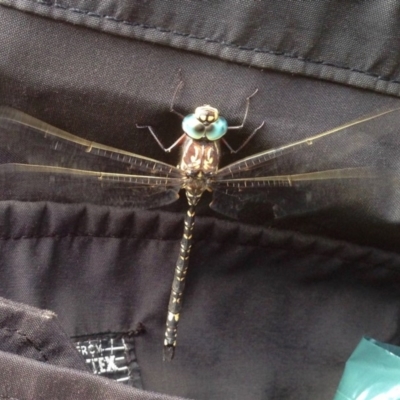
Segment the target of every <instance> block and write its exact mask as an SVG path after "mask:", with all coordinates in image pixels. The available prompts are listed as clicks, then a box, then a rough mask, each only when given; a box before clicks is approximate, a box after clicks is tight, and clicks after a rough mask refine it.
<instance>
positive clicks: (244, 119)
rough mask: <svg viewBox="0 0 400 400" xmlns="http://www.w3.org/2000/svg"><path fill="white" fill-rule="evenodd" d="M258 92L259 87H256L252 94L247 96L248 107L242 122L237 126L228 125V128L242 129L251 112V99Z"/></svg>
mask: <svg viewBox="0 0 400 400" xmlns="http://www.w3.org/2000/svg"><path fill="white" fill-rule="evenodd" d="M257 92H258V89H256V90H255V91H254V93H252V94H251V95H250V96H248V97H246V108H245V111H244V116H243V120H242V123H241V124H240V125H236V126H228V130H232V129H242V128H243V126H244V124H245V123H246V119H247V114H248V113H249V107H250V99H251V98H252V97H253V96H254V95H255V94H256V93H257Z"/></svg>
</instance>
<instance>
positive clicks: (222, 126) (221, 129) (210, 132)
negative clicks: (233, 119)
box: [182, 114, 228, 141]
mask: <svg viewBox="0 0 400 400" xmlns="http://www.w3.org/2000/svg"><path fill="white" fill-rule="evenodd" d="M182 129H183V131H184V132H185V133H186V134H187V135H188V136H189V137H191V138H192V139H195V140H199V139H201V138H207V139H208V140H211V141H214V140H218V139H221V138H222V136H224V135H225V133H226V132H227V130H228V122H227V121H226V119H225V118H223V117H219V118H218V119H217V120H216V121H214V122H213V123H212V124H210V125H204V124H203V123H201V122H200V121H199V120H198V119H197V118H196V116H195V115H194V114H189V115H187V116H186V117H185V118H183V121H182Z"/></svg>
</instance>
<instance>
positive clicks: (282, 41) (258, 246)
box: [0, 0, 400, 400]
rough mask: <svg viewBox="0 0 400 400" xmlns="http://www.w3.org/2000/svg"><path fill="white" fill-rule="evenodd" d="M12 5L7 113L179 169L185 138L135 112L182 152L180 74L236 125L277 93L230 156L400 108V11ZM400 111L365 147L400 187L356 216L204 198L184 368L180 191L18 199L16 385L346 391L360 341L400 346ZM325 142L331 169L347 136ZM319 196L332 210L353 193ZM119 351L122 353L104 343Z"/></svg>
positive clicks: (356, 6)
mask: <svg viewBox="0 0 400 400" xmlns="http://www.w3.org/2000/svg"><path fill="white" fill-rule="evenodd" d="M0 4H1V7H0V22H1V23H0V49H1V53H0V54H1V56H0V96H1V103H2V104H3V105H7V106H11V107H13V108H16V109H19V110H22V111H24V112H25V113H28V114H30V115H32V116H34V117H36V118H39V119H41V120H43V121H46V122H47V123H50V124H52V125H54V126H56V127H58V128H61V129H63V130H65V131H68V132H71V133H73V134H75V135H78V136H80V137H83V138H85V139H88V140H93V141H96V142H99V143H102V144H105V145H109V146H113V147H116V148H119V149H124V150H126V151H130V152H134V153H137V154H142V155H144V156H147V157H151V158H155V159H157V160H161V161H164V162H167V163H170V164H172V165H176V164H177V160H178V158H179V155H178V152H177V151H175V152H174V151H173V152H171V153H169V154H166V153H164V152H163V151H162V150H161V149H160V147H159V146H158V145H157V143H156V142H155V141H154V139H153V138H152V137H151V135H150V133H149V132H148V131H147V130H143V129H138V128H136V124H141V125H152V126H153V127H154V130H155V131H156V132H157V134H158V136H159V138H160V140H161V141H162V142H163V143H164V144H165V145H166V146H168V145H170V144H171V143H173V142H174V141H175V140H176V139H177V138H178V137H179V136H180V135H181V128H180V120H179V118H178V117H177V116H176V115H174V114H173V113H170V112H169V108H170V102H171V99H172V96H173V93H174V90H175V88H176V86H177V84H178V82H179V80H180V79H182V80H183V81H184V87H183V88H182V90H181V91H180V93H179V94H178V96H177V98H176V101H175V107H176V109H177V110H178V111H179V112H180V113H183V114H188V113H190V112H192V110H193V109H194V108H195V107H197V106H198V105H202V104H211V105H214V106H216V107H217V108H218V109H219V110H220V112H221V114H222V115H224V116H225V118H226V119H227V120H228V121H229V123H230V125H238V124H239V123H240V121H241V118H242V115H243V111H244V104H245V98H246V97H247V96H249V95H250V94H251V93H252V92H254V90H255V89H256V88H258V89H259V91H258V93H257V95H256V96H254V98H252V103H251V105H250V111H249V115H248V119H247V124H246V127H245V128H244V129H243V130H242V131H240V132H235V131H234V132H231V133H229V139H227V140H228V141H229V143H230V144H232V146H233V147H238V146H239V145H240V143H241V142H243V140H245V138H246V137H247V136H246V135H248V134H249V133H250V132H251V131H252V130H253V129H254V128H255V127H256V126H258V125H259V124H260V123H261V122H262V121H265V125H264V127H263V128H262V129H261V130H260V131H259V132H257V134H256V135H255V137H254V138H253V139H252V140H251V141H250V142H249V143H248V145H247V146H246V147H245V148H244V149H243V150H242V151H241V152H240V154H235V155H232V154H230V153H229V151H227V149H226V148H223V149H222V151H223V164H224V165H226V164H228V163H229V162H233V161H235V160H238V159H240V158H243V157H246V156H249V155H251V154H254V153H256V152H260V151H262V150H265V149H268V148H273V147H278V146H280V145H283V144H285V143H291V142H295V141H297V140H300V139H304V138H305V137H308V136H311V135H314V134H317V133H319V132H322V131H324V130H328V129H331V128H333V127H335V126H338V125H341V124H343V123H346V122H348V121H350V120H353V119H355V118H358V117H360V116H362V115H365V114H370V113H373V112H375V111H376V110H381V109H390V108H394V107H398V101H397V99H396V96H398V95H399V92H400V91H399V88H400V85H399V83H400V80H399V57H400V52H399V51H398V39H397V38H398V36H399V22H398V21H399V6H398V5H396V4H393V3H390V4H389V3H388V2H385V1H374V2H363V1H346V2H340V1H336V2H331V1H322V0H321V1H318V2H314V1H282V0H281V1H234V0H224V1H222V0H221V1H214V2H213V1H195V0H189V1H188V0H178V1H165V0H148V1H130V2H128V1H118V0H104V1H102V0H97V1H93V0H90V1H77V0H65V1H64V0H57V1H47V0H45V1H39V0H14V1H13V0H0ZM398 119H399V118H397V119H396V118H394V119H393V120H391V124H390V123H389V122H387V123H386V124H380V125H379V123H378V124H377V125H376V126H377V128H376V130H374V129H372V130H371V132H369V135H373V134H375V132H376V134H377V135H380V134H381V132H382V130H385V129H388V132H391V140H392V141H391V142H390V144H389V145H388V144H387V140H388V139H386V138H385V139H379V138H381V136H378V139H377V140H373V139H372V141H371V142H370V143H372V144H373V146H372V147H369V148H368V151H367V152H366V153H365V154H364V155H363V157H364V156H365V157H366V158H365V160H366V162H367V163H368V162H371V160H374V159H375V157H377V156H379V159H380V160H387V164H388V165H389V166H390V172H391V175H390V179H391V182H393V184H391V185H389V186H387V185H386V186H385V188H386V190H387V188H388V187H389V188H393V190H392V191H390V192H385V193H382V192H379V193H378V192H377V196H376V197H374V198H373V200H371V198H372V197H369V198H366V199H365V201H364V199H363V196H364V193H363V192H360V191H358V192H357V193H358V197H357V201H358V202H359V203H360V204H361V205H362V206H361V207H360V208H357V209H354V208H353V207H352V206H351V205H349V206H348V207H346V206H345V207H333V208H332V207H330V208H323V209H322V210H319V211H318V212H312V213H308V214H306V215H304V214H301V215H292V214H291V213H290V212H289V213H288V216H287V217H286V218H282V219H278V220H273V219H272V217H273V214H274V212H275V211H276V208H275V209H274V205H276V204H275V203H276V202H279V201H280V200H276V199H275V198H274V197H272V198H271V202H270V203H263V204H262V205H261V206H255V205H254V207H253V206H251V207H250V208H249V209H248V210H246V212H244V213H243V214H242V215H241V220H239V221H235V220H232V219H228V218H226V217H224V216H221V215H220V214H217V213H215V212H213V211H212V210H210V209H209V207H208V203H209V202H210V200H211V196H208V197H207V196H205V198H204V201H203V202H202V203H201V204H200V205H199V210H198V217H197V223H196V227H195V231H194V244H193V249H192V253H191V259H190V267H189V272H188V277H187V285H186V293H185V298H184V308H183V311H182V314H181V320H180V325H179V335H178V346H177V351H176V356H175V359H174V360H173V361H172V362H163V359H162V341H163V331H164V324H165V318H166V310H167V303H168V297H169V291H170V286H171V282H172V277H173V272H174V265H175V261H176V258H177V255H178V252H179V241H180V237H181V234H182V229H183V215H184V212H185V209H186V203H185V196H184V195H183V196H182V199H181V200H179V201H178V202H176V203H174V204H171V205H170V206H165V207H163V208H162V209H154V210H132V209H130V208H119V207H108V206H102V205H93V204H89V203H78V204H63V203H61V204H60V203H53V202H44V201H36V202H16V201H3V202H0V216H1V218H0V239H1V240H0V254H1V257H0V296H2V297H3V298H4V299H7V300H3V301H2V302H1V303H0V310H1V312H0V350H1V351H0V361H1V365H2V366H1V368H0V398H1V399H3V398H4V399H21V400H22V399H125V398H135V399H136V398H137V399H153V398H154V399H158V398H159V399H168V398H170V397H168V395H170V396H181V397H184V398H195V399H268V400H283V399H297V400H300V399H304V400H309V399H313V400H316V399H331V398H332V397H333V396H334V393H335V390H336V387H337V385H338V383H339V380H340V377H341V373H342V371H343V367H344V363H345V361H346V359H347V358H348V357H349V355H350V354H351V352H352V350H353V349H354V348H355V346H356V345H357V343H358V341H359V340H360V338H361V337H362V336H363V335H368V336H372V337H374V338H376V339H379V340H382V341H387V342H390V343H393V344H399V335H398V331H399V327H398V315H399V310H400V297H399V294H398V293H399V291H398V279H399V273H398V272H399V270H400V257H399V255H398V252H399V245H398V241H399V237H400V235H399V227H398V220H399V215H398V213H399V204H400V203H399V194H398V189H397V188H396V176H397V174H396V172H397V171H396V166H398V165H399V163H398V162H397V158H396V157H397V154H398V151H397V146H396V132H397V131H396V129H397V128H398V125H397V124H396V122H397V121H398ZM354 140H356V139H354ZM353 143H355V142H353ZM325 151H326V153H318V151H317V150H316V151H312V150H311V151H310V153H309V154H310V157H311V159H315V162H320V161H321V160H323V159H324V157H331V154H332V153H333V154H340V153H341V152H346V147H344V146H342V145H341V144H338V143H336V142H334V141H333V142H332V144H330V146H329V147H328V148H326V149H325ZM291 157H293V158H290V159H291V160H295V161H294V162H297V161H296V160H297V159H296V157H297V155H296V154H293V156H291ZM366 191H367V192H368V188H366ZM367 192H366V193H367ZM282 193H283V196H284V199H286V200H285V201H286V203H285V204H286V205H287V206H288V207H289V209H293V207H294V208H295V209H296V207H297V205H294V206H293V207H292V208H291V205H292V203H291V202H295V200H293V197H292V194H290V192H288V191H287V188H286V189H285V188H282ZM332 193H333V194H332ZM340 193H341V192H337V196H338V197H340ZM368 193H369V192H368ZM278 195H279V193H278ZM279 196H280V195H279ZM315 196H317V197H318V196H319V197H320V199H319V200H320V204H325V202H324V201H321V198H322V199H324V198H327V199H328V200H329V201H328V200H327V202H326V203H327V204H328V203H330V201H331V200H333V199H332V197H334V196H335V192H332V191H326V192H325V191H322V192H316V194H315ZM324 196H325V197H324ZM86 197H87V196H86ZM365 197H367V194H365ZM279 198H281V197H279ZM38 200H41V199H38ZM43 200H46V199H45V198H44V199H43ZM93 202H94V203H96V201H95V199H93ZM280 205H282V204H280ZM283 208H284V207H283ZM14 302H17V303H14ZM18 303H23V304H24V305H21V304H18ZM31 307H35V308H39V309H42V310H50V311H43V312H41V311H39V310H37V309H35V308H31ZM55 314H56V315H57V317H56V316H55ZM57 320H58V322H57ZM115 343H119V344H120V346H119V347H124V349H123V350H121V353H118V354H117V353H113V352H112V351H111V350H108V353H107V352H105V353H104V351H105V350H104V349H106V348H111V347H110V346H115ZM90 345H92V347H91V349H92V350H93V352H92V353H90V352H89V346H90ZM96 345H97V346H101V348H102V349H103V350H102V351H103V353H101V354H100V353H96V349H95V346H96ZM93 346H94V347H93ZM77 347H78V348H79V350H80V351H81V353H82V354H81V355H79V353H78V352H76V348H77ZM117 347H118V346H117ZM113 348H114V347H113ZM110 351H111V352H110ZM85 352H86V354H85ZM116 354H117V356H118V357H121V360H122V361H121V363H120V364H118V365H119V367H121V368H122V369H121V370H118V371H116V370H115V369H113V365H114V364H115V362H116V361H115V359H112V360H114V361H112V360H111V359H110V357H111V356H115V357H116ZM82 355H83V357H82ZM101 357H103V358H101ZM105 357H108V359H107V360H108V361H107V362H108V363H105V362H106V361H105V360H106V358H105ZM95 359H96V360H95ZM115 365H116V364H115ZM90 367H92V368H93V370H94V371H95V372H96V373H97V375H104V376H109V377H111V378H115V379H122V381H123V382H125V385H122V383H115V382H111V381H108V380H105V379H104V378H103V377H94V376H92V375H90V373H89V370H90ZM125 367H126V368H125ZM124 378H127V379H124ZM132 386H136V387H137V388H139V390H138V389H135V388H132ZM140 388H143V389H144V390H145V391H143V390H142V389H140ZM153 392H158V393H163V394H164V395H161V394H160V395H156V394H154V393H153Z"/></svg>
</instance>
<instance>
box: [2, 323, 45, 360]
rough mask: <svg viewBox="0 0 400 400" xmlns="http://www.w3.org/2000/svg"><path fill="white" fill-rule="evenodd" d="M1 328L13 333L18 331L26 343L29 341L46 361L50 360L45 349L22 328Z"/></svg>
mask: <svg viewBox="0 0 400 400" xmlns="http://www.w3.org/2000/svg"><path fill="white" fill-rule="evenodd" d="M0 330H5V331H8V332H12V333H17V334H18V335H20V336H21V337H22V338H23V339H24V340H25V341H26V343H28V344H29V345H30V346H31V347H33V348H34V349H35V350H36V351H37V352H39V354H40V355H41V356H42V357H43V359H44V361H45V362H48V361H49V359H48V358H47V356H46V355H45V354H44V353H43V350H42V349H41V348H40V347H39V346H38V345H37V344H35V342H34V341H33V340H32V339H30V338H29V337H28V335H26V334H25V333H22V332H21V331H20V330H18V329H10V328H0Z"/></svg>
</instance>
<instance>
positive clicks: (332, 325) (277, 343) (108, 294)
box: [0, 204, 400, 399]
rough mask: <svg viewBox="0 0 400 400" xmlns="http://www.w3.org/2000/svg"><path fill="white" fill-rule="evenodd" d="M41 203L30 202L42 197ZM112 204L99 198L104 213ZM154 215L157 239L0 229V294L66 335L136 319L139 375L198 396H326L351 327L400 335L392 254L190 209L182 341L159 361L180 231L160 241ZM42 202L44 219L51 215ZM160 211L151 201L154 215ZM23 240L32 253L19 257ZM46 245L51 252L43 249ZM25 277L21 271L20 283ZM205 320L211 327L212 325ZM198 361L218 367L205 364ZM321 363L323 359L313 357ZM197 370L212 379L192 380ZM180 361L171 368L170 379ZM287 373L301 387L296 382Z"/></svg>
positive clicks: (153, 384)
mask: <svg viewBox="0 0 400 400" xmlns="http://www.w3.org/2000/svg"><path fill="white" fill-rule="evenodd" d="M37 206H38V210H37V212H38V213H40V207H42V206H41V205H40V204H38V205H37ZM15 207H16V209H15V213H16V215H17V214H19V213H18V204H15ZM48 207H51V208H53V207H54V212H53V213H52V214H51V215H52V216H53V218H54V217H56V216H57V215H59V221H60V227H59V228H60V229H62V230H63V231H64V230H66V229H68V230H69V231H70V232H71V231H73V229H77V227H79V229H80V231H81V230H82V229H84V226H82V225H81V224H79V223H75V221H77V219H76V218H74V216H73V215H74V212H75V211H76V210H75V211H74V208H72V209H69V210H68V207H67V208H63V207H64V206H63V207H61V206H57V205H48ZM63 210H64V211H63ZM56 211H57V212H56ZM94 211H95V210H94ZM110 211H111V210H110V209H106V208H104V209H103V212H104V215H108V218H111V219H112V218H113V214H114V213H113V212H111V213H110ZM64 212H65V213H68V214H70V216H71V226H67V227H66V226H61V221H62V220H63V219H64V218H63V217H62V214H63V213H64ZM154 214H156V213H155V212H140V213H138V215H141V218H142V223H141V224H142V225H143V226H144V225H152V227H151V229H152V231H153V232H154V233H153V235H154V236H155V237H156V239H154V237H153V238H151V237H150V238H149V237H140V238H136V239H130V238H129V236H127V237H126V236H124V235H123V236H122V237H120V238H116V237H114V238H108V239H106V238H104V237H96V236H91V237H83V236H76V237H73V236H72V237H67V238H62V237H56V238H54V239H46V240H40V241H39V240H37V239H25V240H3V241H1V242H0V246H1V249H0V250H1V253H2V260H1V265H0V271H1V276H2V277H3V279H2V280H1V282H0V294H1V295H4V294H5V293H7V296H8V297H9V298H11V299H15V300H21V301H24V302H29V303H30V304H34V305H41V306H42V307H46V308H50V309H52V310H54V311H55V312H57V314H58V315H59V318H60V321H61V322H62V325H63V327H64V328H65V329H66V330H67V332H68V333H69V334H70V335H78V334H89V333H95V332H107V331H115V330H118V331H120V332H122V331H126V330H130V329H135V328H136V327H137V325H138V324H139V323H142V324H143V326H144V328H145V333H144V334H143V335H140V336H138V337H137V340H135V342H136V348H137V354H138V360H139V363H140V367H141V369H142V371H143V381H144V384H145V387H147V388H151V389H152V390H156V391H162V392H166V391H167V392H170V393H176V394H180V395H181V396H186V397H194V398H196V394H197V397H203V398H218V394H216V393H218V390H217V388H220V387H221V385H223V387H224V392H226V397H227V398H232V399H241V398H245V396H246V393H247V396H248V397H251V398H255V399H258V398H260V399H261V398H265V393H267V395H268V396H269V397H271V398H273V396H274V393H275V392H276V391H278V392H280V391H282V390H290V391H291V392H293V391H294V390H296V391H297V392H298V397H299V398H301V399H303V398H304V399H306V398H310V393H311V396H312V398H318V393H324V394H326V395H327V396H328V395H330V394H332V396H333V394H334V391H335V389H336V386H337V382H338V380H339V377H340V374H341V372H342V366H343V362H344V360H345V359H346V358H347V356H348V354H349V353H350V352H351V350H352V348H353V347H354V345H355V343H357V342H358V340H359V336H360V335H362V334H369V335H372V336H375V337H380V338H381V339H382V340H383V339H384V340H388V339H389V338H391V337H394V336H395V335H396V334H397V330H398V326H397V317H396V316H397V314H398V308H399V306H400V299H399V298H398V295H397V293H398V283H399V273H398V265H399V259H398V256H395V255H391V254H388V253H384V252H380V251H378V250H371V249H365V248H360V247H355V246H350V245H346V244H344V243H340V242H339V243H338V242H331V241H328V240H318V239H316V238H313V237H307V236H301V235H298V234H291V233H285V232H278V231H270V230H260V229H259V228H255V227H246V226H242V227H240V229H238V225H237V224H236V223H228V222H225V223H222V222H212V220H209V221H203V218H202V217H200V218H199V219H198V222H199V225H198V228H199V230H198V231H197V233H196V231H195V232H194V247H193V249H192V258H191V265H190V270H189V275H188V280H187V289H188V290H187V292H186V296H185V304H184V309H183V310H182V314H181V319H180V332H179V337H178V350H177V353H176V358H175V360H174V362H173V364H171V367H169V364H167V366H166V365H165V364H164V363H163V361H162V337H163V331H164V323H165V315H166V307H167V303H168V296H169V290H170V285H171V281H172V275H173V269H174V265H175V261H176V255H177V252H178V251H179V239H178V238H176V239H174V240H172V242H171V240H168V237H166V238H165V239H164V240H160V239H161V238H160V237H159V234H158V233H157V232H158V227H154V218H153V217H152V215H154ZM40 215H41V217H42V219H43V224H44V225H45V226H46V225H47V226H52V224H48V222H46V216H45V215H44V214H43V213H40ZM78 215H79V212H78ZM115 215H116V218H118V215H120V212H119V211H115ZM125 215H128V213H126V214H125ZM166 217H167V218H164V217H163V214H159V217H158V218H159V226H160V227H161V226H163V225H165V224H166V223H167V222H168V219H169V218H168V215H167V216H166ZM86 218H87V219H90V218H93V219H94V220H97V221H98V223H99V227H100V226H101V224H103V223H105V221H104V219H103V218H102V217H101V214H97V213H96V212H94V213H93V214H88V215H87V216H86ZM111 219H110V221H111ZM36 220H38V221H39V219H37V218H36ZM78 220H79V219H78ZM172 220H175V222H176V218H173V219H172ZM146 221H147V222H146ZM25 223H26V221H24V220H22V219H21V220H20V225H23V224H25ZM181 223H182V219H181ZM63 224H65V223H63ZM26 226H27V227H28V229H31V228H29V224H27V225H26ZM111 226H112V224H111ZM16 228H17V229H18V226H16ZM181 228H182V226H181ZM99 229H100V228H99ZM147 229H149V228H147ZM144 231H146V230H145V228H144ZM53 233H54V232H53ZM219 238H220V239H219ZM228 238H229V239H230V240H227V239H228ZM20 252H23V253H24V254H25V255H26V257H27V259H29V260H30V261H29V262H30V264H28V261H25V262H21V260H20V259H19V258H18V256H17V254H19V253H20ZM48 254H56V255H57V256H56V257H53V258H51V259H49V258H48ZM23 265H25V266H26V265H32V267H31V268H29V267H28V268H27V267H25V268H23V267H21V266H23ZM243 265H246V268H243ZM18 266H19V267H18ZM316 266H317V267H316ZM11 271H15V273H14V275H13V274H11V273H10V272H11ZM22 281H25V282H27V284H26V285H25V287H18V286H17V283H18V282H22ZM29 282H30V283H31V284H30V285H28V283H29ZM245 310H252V311H251V312H250V313H248V312H247V311H246V312H245ZM255 315H256V316H257V318H256V319H254V316H255ZM321 315H329V318H328V319H327V318H321ZM207 326H213V330H212V331H210V332H208V331H207V330H206V329H205V327H207ZM288 340H289V343H288ZM327 341H329V346H328V345H327ZM243 343H251V345H248V346H243ZM233 348H236V349H238V348H239V349H240V351H234V352H233V351H232V350H231V349H233ZM200 351H201V354H202V356H201V358H200V356H199V352H200ZM305 359H306V360H307V362H306V363H305ZM204 360H206V364H207V365H208V364H209V363H212V364H213V365H214V366H215V368H213V369H210V368H209V367H204ZM321 363H322V364H323V365H325V366H326V365H328V366H329V367H328V368H325V367H324V368H321ZM288 365H290V366H291V367H290V368H288ZM243 367H245V370H248V371H251V376H252V380H253V381H252V382H253V384H252V386H251V388H249V386H247V385H244V384H243V383H242V382H241V383H239V384H237V382H236V378H232V377H236V376H238V374H239V375H241V376H242V374H243ZM199 371H201V374H202V377H204V379H207V382H208V385H201V386H200V387H199V385H198V383H197V379H196V378H195V377H196V376H198V375H197V374H198V373H199ZM257 371H258V372H257ZM176 374H178V375H179V376H180V377H181V379H180V380H176V379H175V380H174V377H175V376H176ZM299 374H300V376H299ZM160 376H163V377H164V378H165V380H164V379H163V380H160V379H159V377H160ZM275 376H281V377H282V380H278V381H277V380H275V379H274V378H273V377H275ZM315 376H318V379H317V380H315V379H314V378H313V377H315ZM266 377H267V378H266ZM268 377H269V378H268ZM297 379H300V380H301V381H302V382H305V384H304V386H301V387H299V386H298V385H297V384H296V383H294V382H297ZM181 381H182V382H184V385H181V384H180V382H181ZM164 382H168V383H167V384H165V383H164ZM310 388H312V389H310ZM332 396H331V397H332ZM280 398H282V397H280ZM283 398H284V397H283Z"/></svg>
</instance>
